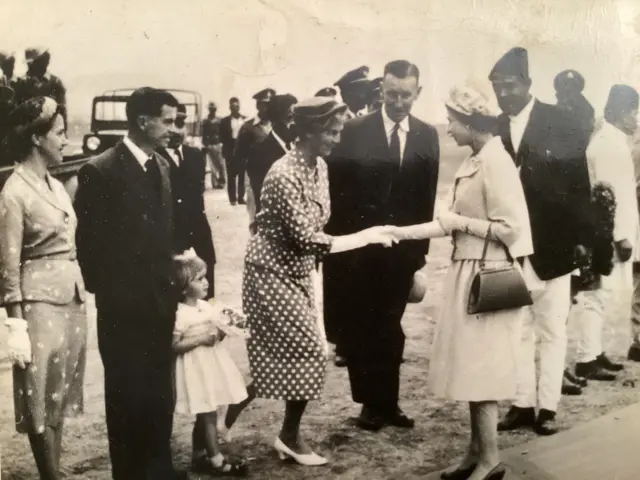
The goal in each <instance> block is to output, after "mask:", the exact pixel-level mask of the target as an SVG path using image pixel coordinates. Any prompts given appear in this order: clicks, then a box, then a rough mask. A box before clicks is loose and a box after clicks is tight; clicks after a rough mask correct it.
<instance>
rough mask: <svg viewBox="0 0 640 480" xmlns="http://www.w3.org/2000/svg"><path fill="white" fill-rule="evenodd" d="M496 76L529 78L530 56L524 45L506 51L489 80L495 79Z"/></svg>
mask: <svg viewBox="0 0 640 480" xmlns="http://www.w3.org/2000/svg"><path fill="white" fill-rule="evenodd" d="M496 77H520V78H524V79H529V56H528V54H527V51H526V50H525V49H524V48H522V47H514V48H512V49H511V50H509V51H508V52H507V53H505V54H504V55H503V56H502V58H501V59H500V60H498V62H497V63H496V64H495V66H494V67H493V69H492V70H491V73H490V74H489V80H495V79H496Z"/></svg>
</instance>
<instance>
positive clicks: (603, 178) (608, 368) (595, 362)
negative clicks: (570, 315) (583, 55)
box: [576, 85, 638, 381]
mask: <svg viewBox="0 0 640 480" xmlns="http://www.w3.org/2000/svg"><path fill="white" fill-rule="evenodd" d="M637 114H638V93H637V92H636V91H635V90H634V89H633V88H631V87H629V86H628V85H614V86H612V87H611V90H610V91H609V98H608V100H607V105H606V107H605V111H604V119H605V121H604V123H603V124H602V126H601V127H600V129H598V130H597V131H596V132H595V133H594V134H593V137H592V138H591V142H590V143H589V147H588V148H587V164H588V167H589V178H590V179H591V184H592V185H595V184H596V183H606V184H608V185H609V186H610V187H611V189H612V190H613V193H614V196H615V201H616V210H615V217H614V228H613V240H614V252H613V259H612V262H613V270H612V271H611V274H610V275H608V276H602V278H601V284H600V288H598V289H596V290H590V291H586V292H584V293H583V298H584V301H583V304H582V309H581V311H580V322H579V329H578V344H577V347H578V348H577V359H576V360H577V362H576V375H578V376H580V377H585V378H587V379H589V380H603V381H611V380H615V378H616V376H615V375H614V374H613V373H612V372H618V371H620V370H622V369H623V365H622V364H619V363H614V362H612V361H611V360H610V359H609V357H607V356H606V354H605V353H604V349H603V342H602V340H603V338H602V337H603V329H604V327H605V326H606V325H607V324H609V325H615V324H616V323H619V322H620V320H623V321H626V319H627V318H629V313H630V310H631V296H632V292H633V271H632V266H633V264H632V261H631V258H632V253H633V250H634V249H635V243H636V238H637V234H638V203H637V199H636V182H635V174H634V166H633V158H632V156H631V148H630V145H629V137H630V136H631V135H633V133H634V132H635V130H636V128H637V121H636V116H637Z"/></svg>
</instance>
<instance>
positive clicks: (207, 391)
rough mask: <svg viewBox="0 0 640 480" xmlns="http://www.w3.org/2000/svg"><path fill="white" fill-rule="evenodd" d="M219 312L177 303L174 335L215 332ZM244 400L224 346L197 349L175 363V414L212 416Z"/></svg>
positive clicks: (207, 306)
mask: <svg viewBox="0 0 640 480" xmlns="http://www.w3.org/2000/svg"><path fill="white" fill-rule="evenodd" d="M220 315H222V313H221V311H220V309H216V308H214V307H213V306H212V305H211V304H209V303H207V302H205V301H203V300H199V301H198V303H197V305H196V306H191V305H186V304H183V303H180V304H179V305H178V311H177V314H176V324H175V329H174V334H175V335H178V334H179V335H183V336H189V335H196V334H199V333H202V332H204V331H212V330H213V329H215V328H217V327H216V325H217V324H218V323H219V322H218V320H219V316H220ZM245 398H247V390H246V388H245V384H244V380H243V378H242V374H241V373H240V371H239V370H238V367H236V364H235V363H234V361H233V359H232V358H231V356H230V355H229V352H228V351H227V349H226V348H225V346H224V343H216V344H215V345H214V346H211V347H209V346H204V345H203V346H199V347H196V348H194V349H193V350H190V351H189V352H187V353H184V354H182V355H178V358H177V359H176V409H175V410H176V412H177V413H183V414H190V415H194V414H197V413H208V412H214V411H216V409H217V408H218V407H219V406H222V405H231V404H234V403H239V402H241V401H242V400H244V399H245Z"/></svg>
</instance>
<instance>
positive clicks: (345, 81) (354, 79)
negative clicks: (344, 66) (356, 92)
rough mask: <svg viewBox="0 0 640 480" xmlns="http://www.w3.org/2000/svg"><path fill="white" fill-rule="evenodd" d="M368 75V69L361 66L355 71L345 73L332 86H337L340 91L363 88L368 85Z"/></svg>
mask: <svg viewBox="0 0 640 480" xmlns="http://www.w3.org/2000/svg"><path fill="white" fill-rule="evenodd" d="M368 75H369V67H367V66H366V65H363V66H361V67H359V68H356V69H355V70H351V71H349V72H347V73H345V74H344V75H343V76H342V77H340V80H338V81H337V82H336V83H334V85H337V86H338V87H340V88H341V89H345V88H352V87H357V86H360V85H362V86H365V85H368V84H369V80H368V79H367V76H368Z"/></svg>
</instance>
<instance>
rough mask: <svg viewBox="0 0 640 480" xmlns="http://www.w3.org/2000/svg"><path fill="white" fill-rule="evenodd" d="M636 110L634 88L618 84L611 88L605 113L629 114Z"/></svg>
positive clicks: (636, 101) (636, 102)
mask: <svg viewBox="0 0 640 480" xmlns="http://www.w3.org/2000/svg"><path fill="white" fill-rule="evenodd" d="M636 108H638V92H637V91H636V90H635V88H633V87H630V86H629V85H620V84H618V85H614V86H612V87H611V90H609V98H607V106H606V107H605V113H606V112H607V111H611V112H629V111H631V110H634V109H636Z"/></svg>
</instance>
